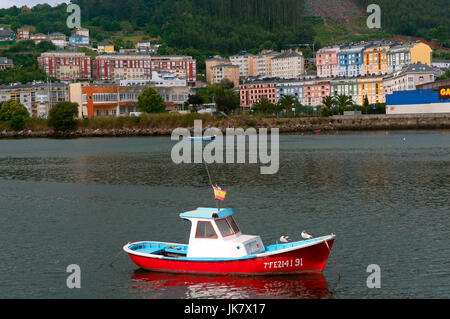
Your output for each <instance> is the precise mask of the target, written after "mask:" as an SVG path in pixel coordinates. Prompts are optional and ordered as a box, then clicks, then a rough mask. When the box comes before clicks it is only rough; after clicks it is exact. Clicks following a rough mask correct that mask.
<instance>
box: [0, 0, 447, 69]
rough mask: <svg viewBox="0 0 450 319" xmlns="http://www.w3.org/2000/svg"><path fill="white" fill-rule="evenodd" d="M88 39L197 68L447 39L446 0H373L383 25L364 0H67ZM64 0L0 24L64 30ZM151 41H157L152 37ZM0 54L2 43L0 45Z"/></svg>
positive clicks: (6, 16) (7, 16) (20, 11)
mask: <svg viewBox="0 0 450 319" xmlns="http://www.w3.org/2000/svg"><path fill="white" fill-rule="evenodd" d="M73 2H74V3H77V4H79V5H80V7H81V17H82V26H83V27H87V28H89V29H90V34H91V38H92V39H93V41H94V43H95V42H98V41H103V40H105V39H109V40H111V41H112V42H113V43H114V44H115V45H116V47H125V48H129V47H133V46H134V43H135V42H136V41H137V40H138V39H143V38H148V39H154V40H155V41H158V42H160V43H161V44H162V46H161V47H160V53H161V54H167V53H170V54H172V53H184V54H189V55H192V56H194V57H195V58H196V59H197V60H198V66H199V72H200V73H201V72H202V70H204V62H203V61H204V59H205V57H207V56H210V55H214V54H221V55H224V56H228V55H231V54H235V53H237V52H239V51H241V50H247V51H249V52H252V53H255V52H258V51H260V50H261V49H275V50H281V49H285V48H289V47H292V46H294V45H299V44H301V45H302V46H301V48H302V50H303V51H304V54H305V55H306V56H307V57H308V56H312V51H311V48H312V47H311V48H310V47H309V46H308V45H307V44H312V43H314V49H316V50H317V49H318V48H320V47H321V46H324V45H326V44H331V43H338V42H346V41H357V40H367V39H371V38H389V37H391V36H393V35H397V34H402V35H409V36H418V37H422V38H424V39H426V40H433V39H434V41H436V42H437V43H439V44H440V45H442V46H447V47H449V46H450V43H449V39H448V38H449V36H448V35H449V29H450V26H449V21H450V20H449V19H448V16H449V9H448V1H447V0H426V1H425V0H403V1H389V0H379V1H378V3H379V4H380V6H381V10H382V29H380V30H377V29H375V30H369V29H368V28H367V27H366V21H365V20H366V17H367V15H368V14H367V13H366V9H365V8H366V6H367V4H369V3H371V2H372V1H371V0H314V1H313V0H74V1H73ZM67 15H68V14H67V13H66V5H65V4H62V5H59V6H57V7H54V8H53V7H51V6H49V5H38V6H35V7H33V8H32V9H28V8H26V7H24V8H17V7H12V8H9V9H1V10H0V25H9V26H10V27H11V28H13V29H17V28H18V27H21V26H24V25H27V26H31V27H32V29H33V31H35V32H42V33H50V32H62V33H65V34H66V35H69V34H70V30H69V29H68V28H67V26H66V18H67ZM156 39H157V40H156ZM0 54H1V47H0Z"/></svg>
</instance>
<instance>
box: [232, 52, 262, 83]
mask: <svg viewBox="0 0 450 319" xmlns="http://www.w3.org/2000/svg"><path fill="white" fill-rule="evenodd" d="M230 62H231V64H234V65H237V66H239V76H241V77H243V78H247V77H251V76H257V70H256V68H257V56H256V55H254V54H251V53H248V52H246V51H241V52H239V53H238V54H236V55H232V56H230Z"/></svg>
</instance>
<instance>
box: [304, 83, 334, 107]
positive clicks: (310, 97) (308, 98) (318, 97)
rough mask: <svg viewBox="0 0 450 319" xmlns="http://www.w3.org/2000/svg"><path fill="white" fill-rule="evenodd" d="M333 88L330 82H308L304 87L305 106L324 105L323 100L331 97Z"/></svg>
mask: <svg viewBox="0 0 450 319" xmlns="http://www.w3.org/2000/svg"><path fill="white" fill-rule="evenodd" d="M330 93H331V87H330V81H329V80H322V79H316V80H307V81H305V82H304V85H303V101H302V104H303V105H307V106H319V105H322V101H323V98H324V97H326V96H328V95H330Z"/></svg>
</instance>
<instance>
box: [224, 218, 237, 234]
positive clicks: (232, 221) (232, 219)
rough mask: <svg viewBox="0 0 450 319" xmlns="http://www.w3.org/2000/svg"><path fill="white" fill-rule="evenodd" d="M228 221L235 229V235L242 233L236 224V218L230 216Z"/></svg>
mask: <svg viewBox="0 0 450 319" xmlns="http://www.w3.org/2000/svg"><path fill="white" fill-rule="evenodd" d="M227 221H228V224H230V226H231V228H232V229H233V232H234V233H235V234H236V233H239V232H240V230H239V227H238V225H237V224H236V222H235V221H234V218H233V217H232V216H228V217H227Z"/></svg>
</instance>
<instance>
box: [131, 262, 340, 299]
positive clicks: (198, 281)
mask: <svg viewBox="0 0 450 319" xmlns="http://www.w3.org/2000/svg"><path fill="white" fill-rule="evenodd" d="M130 293H131V294H133V298H135V297H136V295H140V296H141V297H143V298H161V296H164V298H186V299H191V298H193V299H202V298H207V299H216V298H219V299H249V298H270V299H276V298H296V299H299V298H302V299H317V298H325V299H328V298H332V297H333V293H332V292H331V291H330V290H329V287H328V283H327V281H326V280H325V277H324V276H323V275H298V276H250V277H238V276H208V275H191V274H167V273H158V272H150V271H146V270H143V269H137V270H135V272H134V273H133V276H132V278H131V287H130Z"/></svg>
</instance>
